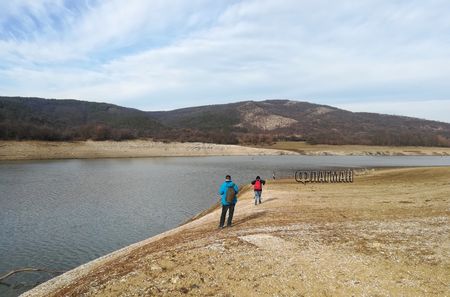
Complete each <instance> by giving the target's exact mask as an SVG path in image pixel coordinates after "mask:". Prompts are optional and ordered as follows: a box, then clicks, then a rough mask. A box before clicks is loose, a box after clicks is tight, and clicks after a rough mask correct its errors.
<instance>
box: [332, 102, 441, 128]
mask: <svg viewBox="0 0 450 297" xmlns="http://www.w3.org/2000/svg"><path fill="white" fill-rule="evenodd" d="M337 107H339V108H342V109H346V110H350V111H355V112H375V113H385V114H391V115H403V116H410V117H417V118H423V119H434V120H436V121H441V122H447V123H450V117H449V111H450V100H425V101H400V102H396V101H387V102H360V103H343V104H338V105H337Z"/></svg>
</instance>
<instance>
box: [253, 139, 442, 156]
mask: <svg viewBox="0 0 450 297" xmlns="http://www.w3.org/2000/svg"><path fill="white" fill-rule="evenodd" d="M255 147H258V148H268V149H277V150H287V151H291V152H295V153H298V154H300V155H307V156H450V147H427V146H381V145H358V144H352V145H330V144H308V143H306V142H304V141H280V142H276V143H274V144H272V145H262V146H255Z"/></svg>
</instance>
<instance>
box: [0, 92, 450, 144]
mask: <svg viewBox="0 0 450 297" xmlns="http://www.w3.org/2000/svg"><path fill="white" fill-rule="evenodd" d="M139 138H152V139H154V140H161V141H168V142H170V141H182V142H193V141H198V142H209V143H228V144H238V143H239V144H255V145H257V144H261V143H271V142H273V141H282V140H299V141H307V142H308V143H311V144H363V145H392V146H447V147H449V146H450V124H448V123H443V122H437V121H429V120H423V119H417V118H412V117H404V116H393V115H384V114H377V113H367V112H350V111H346V110H342V109H338V108H335V107H332V106H326V105H318V104H312V103H308V102H300V101H291V100H265V101H243V102H236V103H229V104H218V105H208V106H198V107H190V108H183V109H176V110H172V111H153V112H146V111H141V110H137V109H132V108H125V107H121V106H117V105H113V104H107V103H95V102H87V101H79V100H57V99H42V98H24V97H0V139H4V140H11V139H14V140H53V141H68V140H87V139H92V140H125V139H139Z"/></svg>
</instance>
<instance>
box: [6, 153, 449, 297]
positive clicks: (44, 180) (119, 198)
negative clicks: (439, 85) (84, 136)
mask: <svg viewBox="0 0 450 297" xmlns="http://www.w3.org/2000/svg"><path fill="white" fill-rule="evenodd" d="M436 165H445V166H450V157H430V156H423V157H409V156H399V157H370V156H258V157H248V156H239V157H236V156H233V157H170V158H169V157H166V158H139V159H100V160H57V161H24V162H22V161H20V162H3V163H0V225H1V228H0V275H3V274H4V273H6V272H8V271H10V270H14V269H17V268H21V267H37V268H46V269H50V270H56V271H67V270H69V269H72V268H74V267H76V266H78V265H80V264H82V263H85V262H88V261H90V260H93V259H95V258H98V257H100V256H102V255H105V254H107V253H109V252H112V251H114V250H117V249H119V248H121V247H124V246H127V245H129V244H132V243H134V242H137V241H140V240H143V239H146V238H148V237H151V236H153V235H156V234H158V233H161V232H163V231H166V230H168V229H171V228H173V227H176V226H178V225H180V224H181V223H183V222H184V221H186V220H187V219H189V218H190V217H192V216H193V215H195V214H197V213H199V212H200V211H202V210H204V209H205V208H208V207H210V206H211V205H213V204H214V203H215V202H217V201H218V195H217V190H218V188H219V186H220V184H221V183H222V182H223V179H224V176H225V175H226V174H231V176H232V177H233V180H234V181H235V182H236V183H238V184H245V183H249V182H250V181H251V180H252V179H254V178H255V176H256V175H260V176H261V177H262V178H267V179H269V178H271V177H272V172H274V171H275V173H276V175H277V176H292V175H293V173H294V171H295V170H299V169H320V168H339V167H347V168H350V167H352V168H358V167H389V166H436ZM50 277H51V275H49V274H46V273H22V274H16V275H15V276H13V277H10V278H8V279H7V280H6V284H0V296H17V295H18V294H20V293H22V292H24V291H26V290H28V289H30V288H31V287H32V286H34V285H36V284H37V283H40V282H43V281H45V280H48V279H49V278H50Z"/></svg>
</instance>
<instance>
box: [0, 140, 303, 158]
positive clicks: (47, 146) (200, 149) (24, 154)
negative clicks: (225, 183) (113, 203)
mask: <svg viewBox="0 0 450 297" xmlns="http://www.w3.org/2000/svg"><path fill="white" fill-rule="evenodd" d="M283 154H297V153H295V152H291V151H283V150H278V149H265V148H250V147H244V146H239V145H220V144H211V143H179V142H174V143H162V142H154V141H150V140H132V141H120V142H117V141H78V142H50V141H0V160H46V159H96V158H135V157H166V156H172V157H174V156H235V155H283Z"/></svg>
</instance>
